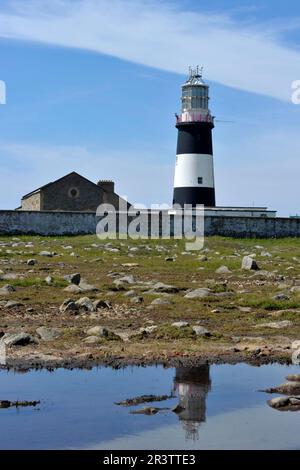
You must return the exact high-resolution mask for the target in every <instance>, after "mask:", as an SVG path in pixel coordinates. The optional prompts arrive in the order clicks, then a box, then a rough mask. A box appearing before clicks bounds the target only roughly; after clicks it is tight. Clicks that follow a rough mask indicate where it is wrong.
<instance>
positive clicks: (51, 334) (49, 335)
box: [35, 326, 61, 341]
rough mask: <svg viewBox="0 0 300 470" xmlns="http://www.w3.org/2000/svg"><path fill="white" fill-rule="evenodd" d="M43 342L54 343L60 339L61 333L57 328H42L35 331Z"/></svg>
mask: <svg viewBox="0 0 300 470" xmlns="http://www.w3.org/2000/svg"><path fill="white" fill-rule="evenodd" d="M35 331H36V332H37V334H38V335H39V337H40V338H41V339H42V340H43V341H53V340H55V339H57V338H59V337H60V335H61V333H60V331H59V330H57V329H56V328H46V327H45V326H41V327H39V328H37V329H36V330H35Z"/></svg>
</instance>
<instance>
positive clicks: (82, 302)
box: [75, 297, 94, 312]
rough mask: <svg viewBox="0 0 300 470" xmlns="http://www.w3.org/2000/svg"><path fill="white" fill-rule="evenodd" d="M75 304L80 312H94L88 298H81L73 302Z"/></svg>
mask: <svg viewBox="0 0 300 470" xmlns="http://www.w3.org/2000/svg"><path fill="white" fill-rule="evenodd" d="M75 304H76V305H77V307H78V308H79V309H80V310H85V311H86V312H93V311H94V305H93V302H92V300H91V299H90V298H89V297H81V298H80V299H79V300H77V301H76V302H75Z"/></svg>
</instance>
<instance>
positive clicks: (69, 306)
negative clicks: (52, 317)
mask: <svg viewBox="0 0 300 470" xmlns="http://www.w3.org/2000/svg"><path fill="white" fill-rule="evenodd" d="M59 310H60V311H61V312H62V313H64V312H69V313H77V312H78V310H79V308H78V305H76V303H75V302H74V300H72V299H66V300H64V302H63V303H62V304H61V306H60V307H59Z"/></svg>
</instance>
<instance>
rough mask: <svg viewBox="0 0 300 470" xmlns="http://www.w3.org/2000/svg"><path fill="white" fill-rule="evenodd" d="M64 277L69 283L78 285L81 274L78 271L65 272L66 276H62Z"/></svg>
mask: <svg viewBox="0 0 300 470" xmlns="http://www.w3.org/2000/svg"><path fill="white" fill-rule="evenodd" d="M64 279H65V280H66V281H68V282H69V283H70V284H75V285H76V286H78V285H79V284H80V280H81V275H80V273H74V274H67V275H66V276H64Z"/></svg>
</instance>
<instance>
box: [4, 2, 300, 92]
mask: <svg viewBox="0 0 300 470" xmlns="http://www.w3.org/2000/svg"><path fill="white" fill-rule="evenodd" d="M296 20H297V19H296ZM296 20H295V19H291V21H290V23H289V22H287V21H285V23H286V25H287V26H285V27H288V25H289V24H290V25H291V27H293V28H295V27H298V26H297V25H298V23H297V21H298V20H297V21H296ZM281 34H282V28H281V27H280V25H278V29H277V28H276V25H275V24H274V23H272V24H269V25H268V24H265V23H264V24H259V23H257V22H256V23H255V24H253V25H251V24H249V23H239V22H237V20H234V19H233V17H229V16H223V15H217V14H213V13H212V14H208V13H207V12H206V13H201V12H199V11H186V10H184V9H183V7H181V6H180V2H179V6H178V4H174V2H172V3H171V2H170V1H161V0H159V1H158V0H126V1H124V0H51V2H49V1H45V0H27V1H26V2H24V1H23V0H22V1H21V0H14V1H13V2H12V3H11V5H10V9H9V10H7V8H6V9H4V8H3V9H1V7H0V37H2V38H11V39H19V40H28V41H36V42H41V43H45V44H51V45H57V46H64V47H73V48H80V49H87V50H91V51H95V52H99V53H102V54H108V55H111V56H115V57H118V58H120V59H123V60H127V61H132V62H135V63H139V64H143V65H146V66H150V67H156V68H159V69H162V70H167V71H171V72H176V73H185V71H186V67H187V65H188V64H196V63H202V64H204V65H205V74H206V76H207V78H209V79H211V80H214V81H216V82H219V83H222V84H224V85H227V86H230V87H234V88H237V89H241V90H246V91H250V92H255V93H259V94H263V95H266V96H271V97H274V98H277V99H280V100H285V101H288V100H290V96H291V82H292V81H293V80H295V79H297V78H298V79H299V78H300V53H299V52H298V51H297V50H296V49H295V50H293V49H291V48H288V47H287V46H284V45H282V44H281V43H280V37H281Z"/></svg>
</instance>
